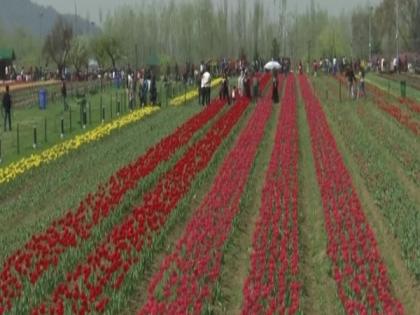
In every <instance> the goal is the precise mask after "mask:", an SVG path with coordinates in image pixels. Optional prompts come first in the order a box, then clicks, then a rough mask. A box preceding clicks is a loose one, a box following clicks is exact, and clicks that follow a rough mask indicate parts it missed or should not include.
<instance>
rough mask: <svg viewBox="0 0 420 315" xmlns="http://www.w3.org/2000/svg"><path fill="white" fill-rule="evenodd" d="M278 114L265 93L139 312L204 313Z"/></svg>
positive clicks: (155, 276) (158, 273)
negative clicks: (254, 169) (274, 115)
mask: <svg viewBox="0 0 420 315" xmlns="http://www.w3.org/2000/svg"><path fill="white" fill-rule="evenodd" d="M271 113H272V106H271V101H270V99H269V98H263V99H262V100H261V101H260V103H259V105H258V106H257V109H256V111H255V112H254V113H253V115H252V117H251V118H250V120H249V121H248V124H247V126H246V127H245V129H244V130H243V131H242V132H241V134H240V136H239V138H238V140H237V142H236V145H235V146H234V148H233V149H232V150H231V152H230V153H229V154H228V156H227V157H226V158H225V160H224V162H223V164H222V166H221V168H220V170H219V172H218V175H217V177H216V179H215V181H214V182H213V185H212V187H211V189H210V191H209V192H208V194H207V195H206V197H205V198H204V199H203V201H202V202H201V204H200V206H199V207H198V209H197V210H196V211H195V212H194V215H193V217H192V218H191V220H190V221H189V223H188V225H187V227H186V228H185V231H184V234H183V236H182V237H181V238H180V239H179V241H178V242H177V245H176V247H175V250H174V252H173V253H172V254H171V255H168V256H167V257H166V258H165V259H164V261H163V263H162V265H161V267H160V270H159V271H158V272H157V273H156V274H155V275H154V276H153V278H152V280H151V282H150V284H149V289H148V292H149V296H148V301H147V302H146V304H145V305H144V307H143V308H142V309H141V310H140V311H139V314H200V313H201V312H202V311H203V309H204V307H205V303H206V302H207V301H208V300H209V299H210V298H211V296H212V290H213V288H214V287H215V283H216V281H217V280H218V278H219V275H220V270H221V265H222V258H223V251H224V247H225V246H226V243H227V241H228V238H229V236H230V233H231V231H232V229H233V221H234V220H235V217H236V216H237V214H238V212H239V211H240V207H239V205H240V200H241V196H242V193H243V191H244V188H245V185H246V183H247V179H248V176H249V174H250V171H251V167H252V164H253V162H254V159H255V156H256V153H257V149H258V146H259V144H260V142H261V141H262V138H263V136H264V130H265V126H266V125H267V122H268V120H269V117H270V115H271Z"/></svg>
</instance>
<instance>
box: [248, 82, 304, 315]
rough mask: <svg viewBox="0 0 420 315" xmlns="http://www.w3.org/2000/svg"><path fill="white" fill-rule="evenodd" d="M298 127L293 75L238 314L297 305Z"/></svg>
mask: <svg viewBox="0 0 420 315" xmlns="http://www.w3.org/2000/svg"><path fill="white" fill-rule="evenodd" d="M298 161H299V148H298V126H297V107H296V91H295V78H294V76H289V78H288V79H287V85H286V91H285V95H284V98H283V101H282V109H281V113H280V119H279V123H278V127H277V132H276V138H275V143H274V149H273V152H272V155H271V160H270V164H269V167H268V169H267V173H266V179H265V184H264V189H263V192H262V197H261V208H260V215H259V219H258V221H257V224H256V229H255V232H254V236H253V252H252V255H251V268H250V272H249V275H248V277H247V279H246V281H245V285H244V290H243V294H244V302H243V306H242V314H263V313H264V314H267V313H268V314H276V313H279V314H285V313H287V314H295V313H296V312H297V311H298V309H299V295H300V288H301V283H300V281H299V279H298V273H299V228H298V201H297V200H298V190H299V189H298Z"/></svg>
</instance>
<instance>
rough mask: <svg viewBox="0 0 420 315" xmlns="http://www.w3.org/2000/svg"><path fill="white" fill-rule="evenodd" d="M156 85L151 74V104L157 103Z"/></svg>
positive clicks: (154, 78)
mask: <svg viewBox="0 0 420 315" xmlns="http://www.w3.org/2000/svg"><path fill="white" fill-rule="evenodd" d="M157 96H158V95H157V87H156V77H155V75H154V74H153V75H152V80H151V82H150V102H151V103H152V105H156V104H157Z"/></svg>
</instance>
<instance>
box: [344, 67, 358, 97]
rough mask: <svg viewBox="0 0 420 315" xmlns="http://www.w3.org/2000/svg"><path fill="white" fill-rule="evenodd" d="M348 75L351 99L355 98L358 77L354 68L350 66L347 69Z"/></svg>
mask: <svg viewBox="0 0 420 315" xmlns="http://www.w3.org/2000/svg"><path fill="white" fill-rule="evenodd" d="M346 77H347V83H348V89H349V97H350V98H351V99H355V97H356V95H355V91H354V83H355V81H356V77H355V75H354V71H353V68H352V67H351V66H349V67H348V68H347V71H346Z"/></svg>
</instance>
